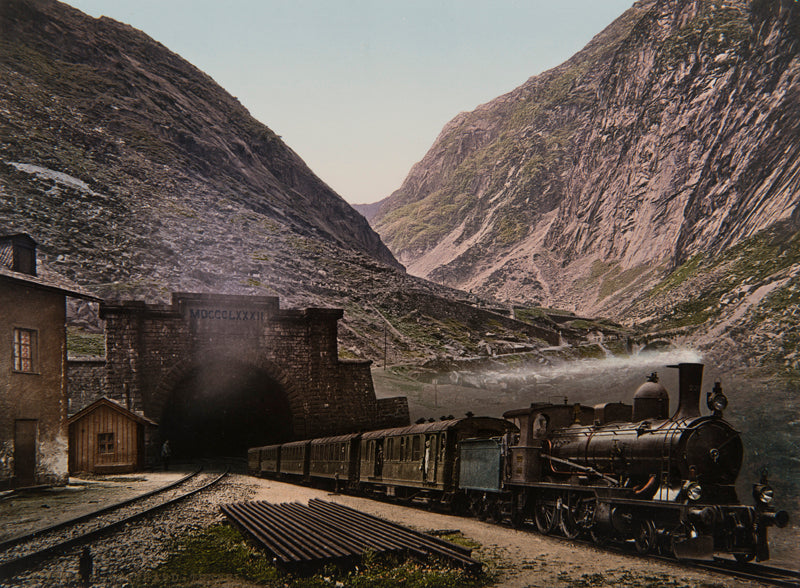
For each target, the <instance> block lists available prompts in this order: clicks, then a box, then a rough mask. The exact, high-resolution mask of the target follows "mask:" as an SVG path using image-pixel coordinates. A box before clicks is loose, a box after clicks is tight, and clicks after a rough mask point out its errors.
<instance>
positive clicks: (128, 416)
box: [68, 396, 158, 474]
mask: <svg viewBox="0 0 800 588" xmlns="http://www.w3.org/2000/svg"><path fill="white" fill-rule="evenodd" d="M68 422H69V471H70V473H76V472H89V473H95V474H112V473H126V472H134V471H137V470H141V469H142V468H143V467H144V462H145V453H144V447H145V428H146V427H156V426H158V425H157V424H156V423H155V422H153V421H151V420H150V419H148V418H145V417H143V416H141V415H138V414H136V413H135V412H132V411H130V410H128V409H127V408H125V407H124V406H123V405H121V404H119V403H118V402H115V401H114V400H111V399H110V398H108V397H106V396H103V397H102V398H99V399H98V400H96V401H95V402H93V403H92V404H90V405H89V406H87V407H86V408H84V409H83V410H81V411H80V412H78V413H77V414H75V415H73V416H72V417H70V419H69V421H68Z"/></svg>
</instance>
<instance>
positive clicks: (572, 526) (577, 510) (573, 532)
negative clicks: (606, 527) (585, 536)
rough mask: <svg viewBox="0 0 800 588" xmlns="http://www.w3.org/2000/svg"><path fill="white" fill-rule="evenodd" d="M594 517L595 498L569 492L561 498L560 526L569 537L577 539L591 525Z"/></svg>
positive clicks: (565, 535)
mask: <svg viewBox="0 0 800 588" xmlns="http://www.w3.org/2000/svg"><path fill="white" fill-rule="evenodd" d="M593 519H594V500H591V499H587V498H582V497H581V496H579V495H576V494H574V493H569V494H567V495H566V496H565V497H564V498H563V499H562V500H561V509H560V512H559V526H560V527H561V532H562V533H563V534H564V537H566V538H567V539H577V538H578V535H580V534H581V531H583V530H584V529H585V528H588V527H589V526H591V524H592V522H593Z"/></svg>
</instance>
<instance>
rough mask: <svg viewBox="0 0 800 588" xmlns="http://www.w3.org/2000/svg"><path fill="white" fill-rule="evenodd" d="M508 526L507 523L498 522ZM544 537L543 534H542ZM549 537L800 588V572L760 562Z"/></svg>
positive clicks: (740, 577)
mask: <svg viewBox="0 0 800 588" xmlns="http://www.w3.org/2000/svg"><path fill="white" fill-rule="evenodd" d="M497 524H503V525H506V524H507V523H497ZM521 528H522V529H523V530H526V531H529V532H532V533H539V532H538V530H536V528H535V526H534V525H528V524H525V525H524V526H523V527H521ZM539 534H541V533H539ZM545 536H546V537H551V538H553V539H557V540H559V541H569V542H571V543H577V544H579V545H584V546H587V547H588V546H591V547H594V548H595V549H601V550H604V551H610V552H613V553H619V554H623V555H628V556H633V557H640V558H643V559H648V560H655V561H659V562H663V563H668V564H672V565H677V566H681V567H684V568H689V569H693V570H702V571H706V572H713V573H715V574H720V575H723V576H730V577H732V578H738V579H741V580H750V581H754V582H761V583H763V584H770V585H772V586H786V587H796V588H797V587H800V571H796V570H786V569H782V568H775V567H771V566H765V565H762V564H758V563H745V564H742V563H739V562H737V561H735V560H733V559H725V558H721V557H715V558H714V560H713V561H692V560H679V559H676V558H674V557H672V556H666V555H660V554H658V553H651V554H646V555H643V554H640V553H637V552H636V550H635V549H634V548H633V545H632V544H629V543H614V542H609V543H605V544H598V543H596V542H594V541H592V540H591V539H585V538H578V539H569V538H568V537H564V536H562V535H557V534H548V535H545Z"/></svg>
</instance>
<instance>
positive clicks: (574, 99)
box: [371, 0, 800, 367]
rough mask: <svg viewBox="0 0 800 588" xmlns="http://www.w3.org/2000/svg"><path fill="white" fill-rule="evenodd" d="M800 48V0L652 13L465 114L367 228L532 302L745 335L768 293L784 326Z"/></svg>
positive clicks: (798, 208) (441, 272)
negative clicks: (747, 322)
mask: <svg viewBox="0 0 800 588" xmlns="http://www.w3.org/2000/svg"><path fill="white" fill-rule="evenodd" d="M799 49H800V4H798V3H797V2H794V1H792V0H754V1H752V2H750V1H746V0H725V1H720V0H677V1H676V0H642V1H640V2H637V3H635V4H634V5H633V6H632V7H631V8H630V9H629V10H628V11H626V12H625V13H624V14H623V15H622V16H620V17H619V18H618V19H617V20H616V21H614V22H613V23H612V24H611V25H609V26H608V27H607V28H606V29H605V30H603V31H602V32H601V33H600V34H598V35H597V36H596V37H595V38H594V39H592V41H591V42H590V43H589V44H588V45H587V46H586V47H585V48H584V49H583V50H581V51H580V52H579V53H577V54H576V55H574V56H573V57H572V58H571V59H569V60H568V61H566V62H565V63H563V64H562V65H560V66H558V67H556V68H554V69H551V70H549V71H546V72H544V73H542V74H540V75H538V76H535V77H532V78H530V79H529V80H528V81H527V82H525V83H524V84H522V85H521V86H519V87H518V88H516V89H515V90H513V91H511V92H509V93H507V94H505V95H502V96H500V97H498V98H496V99H495V100H493V101H491V102H489V103H487V104H484V105H482V106H479V107H478V108H476V109H475V110H474V111H472V112H467V113H461V114H459V115H458V116H456V117H455V118H454V119H453V120H452V121H450V122H449V123H448V124H447V125H446V126H445V127H444V129H443V130H442V132H441V133H440V135H439V136H438V138H437V139H436V141H435V142H434V144H433V146H432V147H431V149H430V150H429V151H428V153H427V154H426V155H425V157H424V158H423V159H422V160H421V161H420V162H419V163H417V164H416V165H415V166H414V167H413V168H412V169H411V171H410V173H409V174H408V177H407V178H406V179H405V181H404V182H403V184H402V186H401V187H400V188H399V189H398V190H397V191H396V192H394V193H393V194H392V195H391V196H389V197H388V198H387V199H386V200H384V201H382V202H381V203H380V206H379V209H378V212H377V214H375V216H374V217H373V218H372V220H371V223H372V225H373V226H374V227H375V228H376V230H377V231H378V233H379V234H380V235H381V237H382V238H383V239H384V241H385V242H386V243H387V245H388V246H389V248H390V249H391V250H392V251H393V252H394V254H395V255H396V256H397V257H398V259H399V260H400V261H401V262H402V263H404V264H405V265H406V266H407V268H408V271H409V272H410V273H411V274H414V275H417V276H422V277H425V278H429V279H431V280H434V281H436V282H439V283H442V284H446V285H448V286H453V287H456V288H461V289H464V290H469V291H471V292H474V293H477V294H482V295H483V294H489V293H491V294H493V295H495V296H497V297H499V298H501V299H506V300H509V301H512V302H516V303H519V304H535V305H545V306H554V307H561V308H568V309H572V310H574V311H576V312H577V313H579V314H589V315H597V314H603V315H606V316H610V317H612V318H614V319H616V320H619V321H623V322H626V323H647V325H648V329H651V330H652V329H660V330H662V331H670V332H672V334H673V335H675V334H676V333H677V334H683V335H685V334H686V330H685V329H684V327H687V326H689V327H697V326H701V325H702V326H703V327H704V328H705V327H709V329H710V330H709V331H708V332H707V333H706V335H710V334H711V333H716V335H717V336H719V335H721V334H723V332H724V333H727V334H731V329H733V327H739V328H741V327H742V326H743V325H744V323H743V319H745V318H748V320H749V317H750V316H751V314H752V313H751V314H748V312H750V311H751V310H752V311H753V312H755V311H756V307H758V306H759V305H760V304H762V301H763V302H766V301H767V300H766V295H767V294H769V295H770V296H771V297H772V299H771V302H770V304H773V306H774V307H775V308H773V311H775V312H778V314H779V315H781V316H782V313H784V312H790V311H791V309H792V301H795V303H796V292H797V289H798V286H799V285H800V284H799V283H798V273H800V251H799V250H798V233H797V231H798V229H799V228H800V116H799V115H798V113H800V78H799V77H798V76H800V59H798V50H799ZM737 252H738V253H737ZM737 254H738V255H740V257H738V258H736V259H734V256H735V255H737ZM753 255H760V256H761V257H752V256H753ZM756 267H757V268H759V269H758V270H757V271H753V270H754V268H756ZM746 268H749V270H750V273H747V270H746ZM690 277H691V279H689V278H690ZM747 278H749V283H748V284H747V285H743V284H742V281H741V280H743V279H747ZM769 285H771V286H769ZM768 286H769V287H768ZM742 287H743V288H744V291H746V293H747V295H745V293H743V290H742ZM762 287H764V288H766V289H762V290H759V288H762ZM756 290H759V296H758V297H750V296H749V294H750V293H751V292H755V291H756ZM776 297H778V298H780V301H776ZM759 312H761V313H762V314H765V315H766V314H769V313H768V312H767V310H766V309H765V308H762V310H761V311H759ZM670 316H672V318H673V319H676V320H670ZM677 318H680V319H682V320H677ZM787 320H788V321H789V323H788V324H792V320H791V317H789V318H788V319H787ZM709 321H710V322H713V323H714V324H715V325H717V326H720V325H722V326H723V327H724V328H720V329H718V331H719V332H717V330H714V329H711V327H710V326H709V325H708V323H709ZM761 322H763V321H760V322H759V324H761ZM793 324H795V325H796V318H795V319H794V323H793ZM728 327H730V328H728ZM744 330H745V331H747V329H744ZM785 330H786V328H785V327H782V328H781V329H780V331H779V333H778V334H779V335H782V334H783V332H784V331H785ZM692 334H693V335H694V334H696V333H695V331H694V330H692ZM698 336H699V335H698ZM737 343H741V340H737ZM784 343H785V349H783V351H784V352H785V353H784V355H791V356H792V357H791V358H790V362H789V364H788V365H789V366H790V367H791V366H800V361H798V359H797V353H796V347H795V346H796V341H794V340H788V339H785V340H784ZM792 354H794V355H792ZM781 361H783V359H781Z"/></svg>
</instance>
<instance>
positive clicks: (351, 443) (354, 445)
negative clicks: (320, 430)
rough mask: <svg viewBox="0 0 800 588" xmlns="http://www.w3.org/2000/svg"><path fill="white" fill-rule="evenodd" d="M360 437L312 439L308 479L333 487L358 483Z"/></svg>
mask: <svg viewBox="0 0 800 588" xmlns="http://www.w3.org/2000/svg"><path fill="white" fill-rule="evenodd" d="M360 437H361V435H360V434H359V433H353V434H351V435H339V436H336V437H324V438H322V439H312V440H311V443H310V445H309V452H310V459H309V470H308V475H309V477H310V478H311V479H312V480H314V479H317V480H327V481H329V482H330V483H331V485H333V486H337V487H338V486H339V485H340V484H343V485H354V484H355V483H356V482H357V481H358V443H359V438H360Z"/></svg>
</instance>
